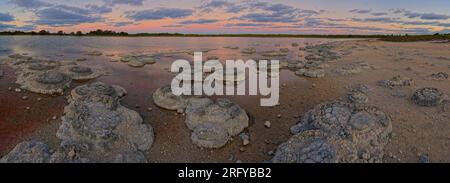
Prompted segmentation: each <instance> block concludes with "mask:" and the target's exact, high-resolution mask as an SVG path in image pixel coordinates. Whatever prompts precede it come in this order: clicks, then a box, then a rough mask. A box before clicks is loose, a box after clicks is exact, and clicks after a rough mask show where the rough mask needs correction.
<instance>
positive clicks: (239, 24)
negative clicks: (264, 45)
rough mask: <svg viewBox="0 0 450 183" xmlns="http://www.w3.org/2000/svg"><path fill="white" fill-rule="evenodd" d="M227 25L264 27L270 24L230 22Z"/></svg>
mask: <svg viewBox="0 0 450 183" xmlns="http://www.w3.org/2000/svg"><path fill="white" fill-rule="evenodd" d="M224 26H225V27H263V26H269V25H268V24H260V23H229V24H225V25H224Z"/></svg>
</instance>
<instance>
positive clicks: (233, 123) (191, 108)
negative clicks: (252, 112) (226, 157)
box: [185, 98, 249, 148]
mask: <svg viewBox="0 0 450 183" xmlns="http://www.w3.org/2000/svg"><path fill="white" fill-rule="evenodd" d="M185 113H186V119H185V123H186V125H187V127H188V128H189V129H191V130H192V131H193V132H192V136H191V140H192V141H193V142H194V144H196V145H198V146H200V147H207V148H219V147H222V146H224V145H225V143H226V142H227V141H228V140H229V138H230V137H232V136H235V135H238V134H239V133H241V132H242V131H243V130H244V129H245V128H247V127H248V125H249V124H248V121H249V118H248V116H247V113H246V112H245V110H243V109H242V108H240V107H239V106H238V105H236V104H234V103H232V102H231V101H229V100H227V99H217V100H216V101H213V100H211V99H208V98H198V99H194V100H190V102H189V103H188V105H187V107H186V111H185Z"/></svg>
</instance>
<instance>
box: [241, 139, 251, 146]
mask: <svg viewBox="0 0 450 183" xmlns="http://www.w3.org/2000/svg"><path fill="white" fill-rule="evenodd" d="M248 144H250V140H248V139H244V140H242V145H244V146H246V145H248Z"/></svg>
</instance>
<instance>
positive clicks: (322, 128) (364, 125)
mask: <svg viewBox="0 0 450 183" xmlns="http://www.w3.org/2000/svg"><path fill="white" fill-rule="evenodd" d="M359 92H361V91H359ZM361 93H362V92H361ZM356 104H359V103H352V102H345V101H332V102H326V103H322V104H319V105H318V106H316V107H315V108H314V109H312V110H310V111H308V112H307V113H305V115H304V117H303V119H302V120H301V121H300V122H299V123H298V124H297V125H295V126H293V127H292V128H291V132H292V133H293V134H295V135H294V136H293V137H291V139H289V140H288V141H287V142H286V143H283V144H281V145H280V146H279V147H278V149H277V152H276V153H275V156H274V157H273V159H272V162H285V163H292V162H298V163H303V162H311V163H313V162H314V163H320V162H321V163H324V162H325V163H330V162H381V161H382V157H383V148H384V146H385V145H386V144H387V142H388V135H389V133H390V132H391V130H392V125H391V120H390V118H389V117H388V116H387V115H386V114H385V113H384V112H383V111H381V110H379V109H378V108H376V107H373V106H368V105H356Z"/></svg>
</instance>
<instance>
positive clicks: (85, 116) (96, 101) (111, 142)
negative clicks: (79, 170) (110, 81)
mask: <svg viewBox="0 0 450 183" xmlns="http://www.w3.org/2000/svg"><path fill="white" fill-rule="evenodd" d="M125 93H126V92H125V91H124V89H123V88H121V87H118V86H109V85H106V84H104V83H100V82H97V83H93V84H88V85H83V86H80V87H77V88H75V89H73V90H72V92H71V96H70V98H69V105H67V106H66V107H65V108H64V113H65V114H64V116H63V117H62V124H61V126H60V127H59V129H58V132H57V134H56V136H57V137H58V138H59V139H61V144H60V147H59V148H58V149H57V150H56V151H55V152H54V153H50V152H53V151H51V150H48V149H49V148H48V147H47V146H46V145H45V144H43V143H38V142H34V141H32V142H24V143H21V144H19V145H18V146H17V147H16V148H15V149H14V150H13V151H11V152H10V153H9V154H8V155H6V156H5V157H4V158H3V159H2V161H4V162H55V163H67V162H128V163H135V162H146V158H145V156H144V152H145V151H147V150H148V149H149V148H150V147H151V145H152V143H153V140H154V135H153V129H152V127H151V126H150V125H148V124H143V123H142V118H141V117H140V115H139V114H138V113H137V112H136V111H133V110H130V109H128V108H125V107H123V106H122V105H121V104H120V101H119V100H120V97H121V96H123V95H124V94H125Z"/></svg>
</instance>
